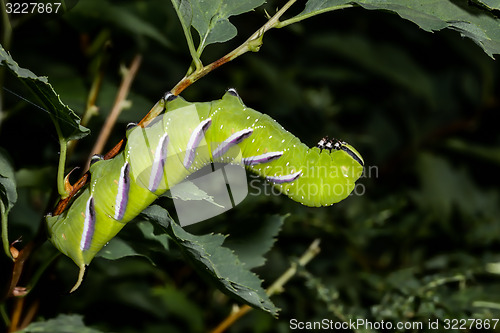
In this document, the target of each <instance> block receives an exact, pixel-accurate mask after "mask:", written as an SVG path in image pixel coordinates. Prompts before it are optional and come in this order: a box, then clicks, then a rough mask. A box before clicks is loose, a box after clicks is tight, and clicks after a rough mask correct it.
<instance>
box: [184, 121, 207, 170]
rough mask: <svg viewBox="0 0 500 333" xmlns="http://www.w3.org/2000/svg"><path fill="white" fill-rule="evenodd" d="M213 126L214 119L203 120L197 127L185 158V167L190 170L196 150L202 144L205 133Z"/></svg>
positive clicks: (190, 139)
mask: <svg viewBox="0 0 500 333" xmlns="http://www.w3.org/2000/svg"><path fill="white" fill-rule="evenodd" d="M211 124H212V119H210V118H208V119H205V120H203V121H202V122H201V123H199V124H198V126H196V128H195V129H194V130H193V133H192V134H191V137H190V138H189V142H188V144H187V148H186V155H185V156H184V167H185V168H186V169H189V167H191V164H193V161H194V157H195V153H196V148H197V147H198V145H199V144H200V141H201V139H203V136H204V135H205V132H206V131H207V130H208V128H209V127H210V125H211Z"/></svg>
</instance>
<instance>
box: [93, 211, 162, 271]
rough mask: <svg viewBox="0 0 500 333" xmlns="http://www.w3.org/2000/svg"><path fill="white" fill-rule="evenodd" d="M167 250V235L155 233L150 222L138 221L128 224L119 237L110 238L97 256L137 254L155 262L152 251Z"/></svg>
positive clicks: (108, 256)
mask: <svg viewBox="0 0 500 333" xmlns="http://www.w3.org/2000/svg"><path fill="white" fill-rule="evenodd" d="M168 250H169V238H168V236H167V235H165V234H164V233H160V234H155V232H154V226H153V225H152V224H151V223H149V222H147V221H139V222H137V223H134V224H133V225H130V226H128V227H127V229H125V230H124V231H123V232H122V233H120V236H119V237H114V238H113V239H111V241H109V244H108V245H106V246H105V247H104V248H103V249H102V250H101V251H99V253H98V255H97V256H98V257H102V258H104V259H108V260H117V259H121V258H124V257H132V256H139V257H145V258H147V259H148V260H149V261H150V262H151V263H152V264H155V261H154V259H153V252H161V253H165V251H168Z"/></svg>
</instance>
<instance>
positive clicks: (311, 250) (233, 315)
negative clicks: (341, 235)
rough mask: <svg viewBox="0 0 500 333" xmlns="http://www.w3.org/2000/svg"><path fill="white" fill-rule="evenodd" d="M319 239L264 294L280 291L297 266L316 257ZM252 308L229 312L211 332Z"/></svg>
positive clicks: (241, 308)
mask: <svg viewBox="0 0 500 333" xmlns="http://www.w3.org/2000/svg"><path fill="white" fill-rule="evenodd" d="M319 243H320V240H319V239H315V240H314V241H313V242H312V243H311V245H309V247H308V248H307V250H306V252H304V254H303V255H302V256H301V257H300V258H299V260H298V261H297V262H296V263H295V262H294V263H292V265H291V266H290V268H288V269H287V270H286V271H285V272H284V273H283V274H282V275H281V276H280V277H279V278H278V279H277V280H276V281H274V283H273V284H272V285H271V286H270V287H269V288H267V290H266V294H268V295H269V296H272V295H274V294H276V293H278V292H282V291H283V290H284V286H285V284H286V283H287V282H288V281H289V280H290V279H291V278H292V277H293V276H294V275H295V274H296V273H297V268H298V267H304V266H305V265H307V264H308V263H309V262H310V261H311V260H312V259H313V258H314V257H316V256H317V255H318V254H319V252H320V251H321V249H320V247H319ZM252 309H253V308H252V307H250V306H249V305H246V304H245V305H243V306H242V307H240V308H239V309H238V310H237V311H235V312H233V313H231V314H230V315H229V316H227V317H226V319H224V320H223V321H222V322H221V323H220V324H219V325H218V326H217V327H216V328H214V329H213V330H212V331H211V333H222V332H224V331H225V330H226V329H227V328H229V327H230V326H231V325H233V324H234V323H235V322H236V321H237V320H238V319H240V318H241V317H243V316H244V315H245V314H246V313H247V312H249V311H250V310H252Z"/></svg>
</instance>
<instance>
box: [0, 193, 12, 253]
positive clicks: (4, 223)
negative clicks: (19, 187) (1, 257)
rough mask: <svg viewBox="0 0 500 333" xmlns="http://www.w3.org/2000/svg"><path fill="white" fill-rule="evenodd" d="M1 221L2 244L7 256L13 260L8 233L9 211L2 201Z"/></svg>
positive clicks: (0, 201)
mask: <svg viewBox="0 0 500 333" xmlns="http://www.w3.org/2000/svg"><path fill="white" fill-rule="evenodd" d="M0 219H1V223H2V244H3V250H4V252H5V255H6V256H7V257H9V258H11V259H13V258H12V254H11V253H10V243H9V232H8V230H9V229H8V219H7V210H6V209H5V205H4V204H3V201H2V200H0Z"/></svg>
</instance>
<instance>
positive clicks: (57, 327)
mask: <svg viewBox="0 0 500 333" xmlns="http://www.w3.org/2000/svg"><path fill="white" fill-rule="evenodd" d="M82 318H83V317H82V316H81V315H65V314H61V315H59V316H57V317H56V318H54V319H49V320H47V321H40V322H35V323H31V324H30V325H29V326H28V327H26V328H25V329H23V330H21V331H19V332H21V333H35V332H50V333H73V332H74V333H100V332H102V331H99V330H95V329H93V328H90V327H87V326H85V324H84V323H83V319H82Z"/></svg>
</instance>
